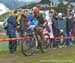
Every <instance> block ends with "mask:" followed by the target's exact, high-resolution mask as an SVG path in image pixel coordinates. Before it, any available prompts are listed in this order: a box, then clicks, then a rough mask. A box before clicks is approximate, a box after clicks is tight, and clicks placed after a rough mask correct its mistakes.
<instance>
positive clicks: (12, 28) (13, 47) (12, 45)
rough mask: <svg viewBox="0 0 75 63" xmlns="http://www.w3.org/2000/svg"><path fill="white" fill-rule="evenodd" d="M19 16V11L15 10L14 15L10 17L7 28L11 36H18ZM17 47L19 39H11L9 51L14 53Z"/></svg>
mask: <svg viewBox="0 0 75 63" xmlns="http://www.w3.org/2000/svg"><path fill="white" fill-rule="evenodd" d="M17 16H18V11H17V10H16V11H14V13H13V15H12V16H10V17H9V18H8V23H9V26H8V28H7V35H8V36H9V38H16V26H17V25H18V23H17V21H16V20H17ZM16 47H17V41H16V40H14V41H12V40H10V41H9V51H10V53H12V54H14V53H16Z"/></svg>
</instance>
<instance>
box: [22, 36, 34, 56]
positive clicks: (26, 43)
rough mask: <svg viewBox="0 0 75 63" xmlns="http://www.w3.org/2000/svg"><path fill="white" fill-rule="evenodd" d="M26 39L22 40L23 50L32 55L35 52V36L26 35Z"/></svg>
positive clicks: (26, 54) (24, 52)
mask: <svg viewBox="0 0 75 63" xmlns="http://www.w3.org/2000/svg"><path fill="white" fill-rule="evenodd" d="M25 37H26V39H24V40H22V42H21V51H22V53H23V54H24V55H25V56H31V55H32V54H33V53H34V50H35V47H34V38H33V36H31V35H27V36H25Z"/></svg>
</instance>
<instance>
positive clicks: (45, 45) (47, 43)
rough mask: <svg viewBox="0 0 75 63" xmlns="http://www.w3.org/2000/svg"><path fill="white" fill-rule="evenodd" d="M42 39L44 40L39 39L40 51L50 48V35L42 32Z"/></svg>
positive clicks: (43, 51)
mask: <svg viewBox="0 0 75 63" xmlns="http://www.w3.org/2000/svg"><path fill="white" fill-rule="evenodd" d="M45 36H46V37H45ZM44 39H45V40H43V39H41V46H40V49H41V52H42V53H45V52H48V50H49V48H50V36H49V34H44Z"/></svg>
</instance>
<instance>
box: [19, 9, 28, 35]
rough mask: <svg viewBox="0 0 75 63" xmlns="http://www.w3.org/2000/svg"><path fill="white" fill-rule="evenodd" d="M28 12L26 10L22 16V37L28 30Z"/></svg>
mask: <svg viewBox="0 0 75 63" xmlns="http://www.w3.org/2000/svg"><path fill="white" fill-rule="evenodd" d="M28 13H29V12H28V10H24V12H23V14H22V15H21V21H20V32H21V36H23V34H24V32H26V30H27V27H28V26H27V25H28Z"/></svg>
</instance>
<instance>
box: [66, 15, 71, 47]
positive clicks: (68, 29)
mask: <svg viewBox="0 0 75 63" xmlns="http://www.w3.org/2000/svg"><path fill="white" fill-rule="evenodd" d="M71 23H72V16H69V17H68V18H67V21H66V33H67V36H68V37H70V36H71ZM71 43H72V40H71V38H69V39H67V41H66V45H67V46H70V45H71Z"/></svg>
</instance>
